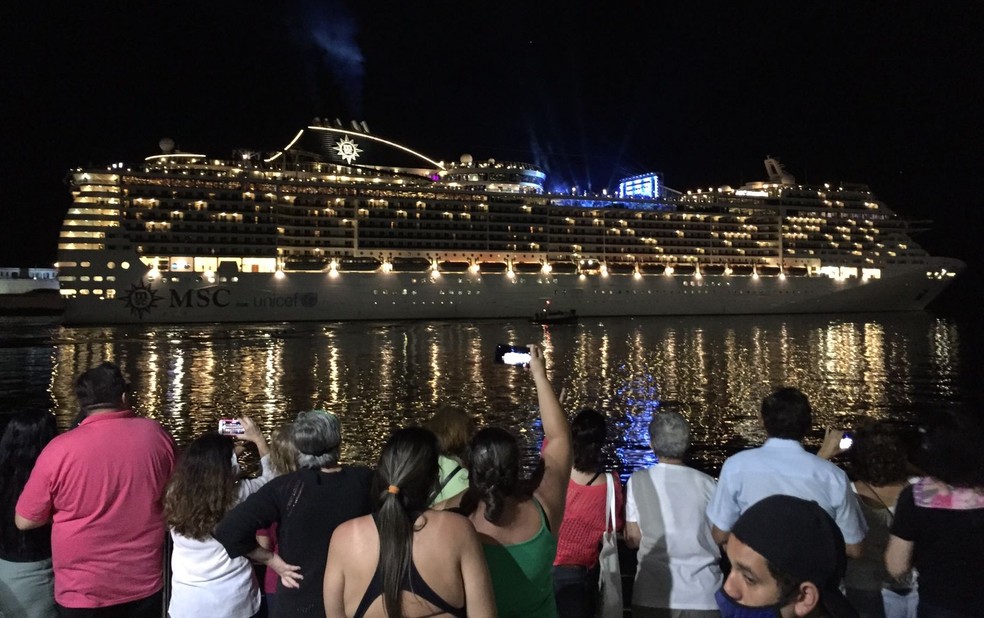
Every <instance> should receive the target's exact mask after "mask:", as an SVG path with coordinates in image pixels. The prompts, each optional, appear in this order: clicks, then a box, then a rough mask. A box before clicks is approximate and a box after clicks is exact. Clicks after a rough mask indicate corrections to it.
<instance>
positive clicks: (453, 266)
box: [437, 262, 471, 273]
mask: <svg viewBox="0 0 984 618" xmlns="http://www.w3.org/2000/svg"><path fill="white" fill-rule="evenodd" d="M469 266H471V264H469V263H468V262H438V263H437V267H438V268H439V269H440V270H441V272H445V273H463V272H467V271H468V267H469Z"/></svg>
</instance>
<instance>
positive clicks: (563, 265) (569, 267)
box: [550, 262, 577, 275]
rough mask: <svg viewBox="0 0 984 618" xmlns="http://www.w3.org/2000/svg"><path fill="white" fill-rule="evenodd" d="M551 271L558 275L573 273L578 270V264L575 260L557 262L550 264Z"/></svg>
mask: <svg viewBox="0 0 984 618" xmlns="http://www.w3.org/2000/svg"><path fill="white" fill-rule="evenodd" d="M550 269H551V270H550V272H551V273H553V274H555V275H557V274H559V275H573V274H574V273H576V272H577V264H574V263H573V262H556V263H554V264H551V265H550Z"/></svg>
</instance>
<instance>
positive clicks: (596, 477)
mask: <svg viewBox="0 0 984 618" xmlns="http://www.w3.org/2000/svg"><path fill="white" fill-rule="evenodd" d="M599 476H601V472H595V475H594V476H592V477H591V480H590V481H588V482H587V483H585V485H590V484H591V483H594V482H595V481H596V480H598V477H599Z"/></svg>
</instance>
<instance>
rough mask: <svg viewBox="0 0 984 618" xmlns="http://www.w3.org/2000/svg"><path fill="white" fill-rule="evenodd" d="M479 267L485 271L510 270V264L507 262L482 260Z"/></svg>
mask: <svg viewBox="0 0 984 618" xmlns="http://www.w3.org/2000/svg"><path fill="white" fill-rule="evenodd" d="M479 268H481V269H482V272H483V273H504V272H506V271H507V270H509V265H508V264H506V263H505V262H480V263H479Z"/></svg>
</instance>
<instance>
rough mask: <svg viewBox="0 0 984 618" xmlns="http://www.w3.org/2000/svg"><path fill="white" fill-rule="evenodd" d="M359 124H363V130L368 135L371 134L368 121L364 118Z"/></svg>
mask: <svg viewBox="0 0 984 618" xmlns="http://www.w3.org/2000/svg"><path fill="white" fill-rule="evenodd" d="M359 124H360V125H362V132H363V133H365V134H366V135H369V125H367V124H366V121H365V120H362V121H360V122H359Z"/></svg>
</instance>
